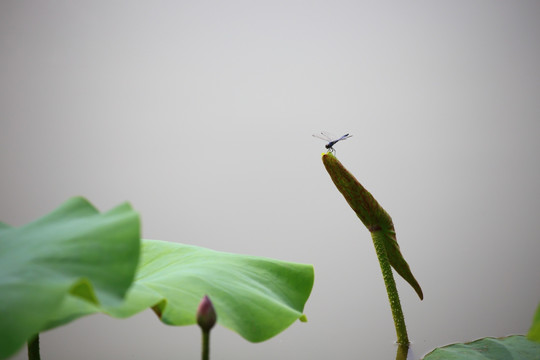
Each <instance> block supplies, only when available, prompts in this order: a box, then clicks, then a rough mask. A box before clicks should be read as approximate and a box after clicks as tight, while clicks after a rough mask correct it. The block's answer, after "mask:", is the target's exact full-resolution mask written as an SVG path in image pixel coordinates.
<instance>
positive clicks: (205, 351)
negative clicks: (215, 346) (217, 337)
mask: <svg viewBox="0 0 540 360" xmlns="http://www.w3.org/2000/svg"><path fill="white" fill-rule="evenodd" d="M209 359H210V330H208V331H205V330H202V360H209Z"/></svg>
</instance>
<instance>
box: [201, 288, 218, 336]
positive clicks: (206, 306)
mask: <svg viewBox="0 0 540 360" xmlns="http://www.w3.org/2000/svg"><path fill="white" fill-rule="evenodd" d="M216 320H217V314H216V310H215V309H214V305H212V302H211V301H210V298H209V297H208V295H205V296H204V297H203V299H202V300H201V302H200V303H199V308H198V309H197V324H199V326H200V327H201V329H202V330H203V331H210V329H212V327H214V325H215V324H216Z"/></svg>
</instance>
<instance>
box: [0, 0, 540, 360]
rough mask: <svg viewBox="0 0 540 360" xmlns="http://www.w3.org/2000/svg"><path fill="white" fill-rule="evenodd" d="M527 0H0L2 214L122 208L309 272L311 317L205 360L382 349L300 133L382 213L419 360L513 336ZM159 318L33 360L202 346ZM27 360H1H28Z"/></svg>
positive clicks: (534, 63) (529, 123)
mask: <svg viewBox="0 0 540 360" xmlns="http://www.w3.org/2000/svg"><path fill="white" fill-rule="evenodd" d="M538 19H540V2H538V1H529V2H526V1H515V2H509V1H508V2H504V1H452V2H450V1H449V2H433V1H412V2H403V1H395V2H392V1H390V2H385V1H373V2H368V1H332V2H330V1H147V2H144V1H129V2H119V1H86V2H78V1H6V0H2V1H0V121H1V127H0V166H1V186H0V199H1V201H0V219H2V220H3V221H4V222H7V223H10V224H12V225H22V224H24V223H26V222H28V221H31V220H33V219H35V218H37V217H39V216H41V215H43V214H45V213H47V212H49V211H51V210H52V209H54V208H55V207H56V206H58V205H59V204H60V203H62V202H63V201H64V200H66V199H67V198H68V197H70V196H73V195H84V196H86V197H88V198H89V199H90V200H91V201H92V202H93V203H94V204H95V205H96V206H97V207H98V208H99V209H101V210H107V209H109V208H111V207H113V206H115V205H117V204H119V203H121V202H123V201H125V200H129V201H130V202H131V203H132V204H133V206H134V207H135V208H136V209H137V210H138V211H139V212H140V214H141V216H142V219H143V234H144V237H146V238H152V239H162V240H168V241H177V242H182V243H188V244H194V245H199V246H205V247H210V248H212V249H216V250H222V251H229V252H237V253H243V254H251V255H261V256H268V257H275V258H279V259H283V260H290V261H297V262H304V263H311V264H313V265H314V266H315V272H316V280H315V286H314V289H313V292H312V295H311V298H310V300H309V301H308V303H307V306H306V308H305V313H306V314H307V316H308V318H309V322H308V323H307V324H303V323H295V324H293V325H292V326H291V327H290V328H289V329H288V330H286V331H285V332H283V333H282V334H280V335H278V336H277V337H275V338H273V339H271V340H269V341H267V342H264V343H262V344H251V343H248V342H247V341H245V340H243V339H242V338H241V337H240V336H238V335H237V334H235V333H233V332H231V331H229V330H227V329H224V328H222V327H218V328H217V329H216V330H215V331H214V332H213V342H212V352H213V359H328V358H333V357H339V358H343V359H355V358H378V359H389V358H392V357H394V353H395V346H394V345H393V342H394V341H395V332H394V328H393V323H392V318H391V313H390V309H389V305H388V302H387V298H386V292H385V289H384V285H383V281H382V277H381V275H380V270H379V265H378V263H377V260H376V256H375V251H374V249H373V245H372V243H371V238H370V236H369V233H368V232H367V230H366V229H365V228H364V227H363V225H362V224H361V223H360V222H359V221H358V220H357V218H356V217H355V215H354V213H353V212H352V211H351V210H350V209H349V208H348V206H347V204H346V202H345V201H344V199H343V198H342V197H341V195H340V194H339V193H338V192H337V190H336V189H335V187H334V186H333V184H332V183H331V181H330V178H329V176H328V174H327V173H326V172H325V170H324V168H323V165H322V163H321V160H320V154H321V152H322V151H323V150H324V147H323V145H324V143H323V142H322V141H321V140H319V139H315V138H313V137H311V134H312V133H315V132H318V131H320V130H328V131H331V132H334V133H337V134H342V133H345V132H350V133H352V134H353V135H354V137H352V138H351V139H350V140H347V141H346V142H343V143H340V144H338V145H337V146H336V150H337V156H338V157H339V159H340V160H341V161H342V162H343V163H344V164H345V166H347V167H348V168H349V170H351V171H352V172H353V173H354V174H355V175H356V177H357V178H358V179H359V180H360V181H361V182H362V183H363V184H364V186H366V187H367V188H368V189H369V190H370V191H371V192H372V193H373V194H374V195H375V197H376V198H377V199H378V200H379V202H380V203H381V204H382V205H383V206H384V207H385V208H386V210H387V211H388V212H389V213H390V214H391V215H392V217H393V219H394V223H395V225H396V230H397V234H398V240H399V242H400V245H401V248H402V251H403V253H404V255H405V258H406V259H407V261H408V262H409V264H410V265H411V268H412V271H413V273H414V274H415V276H416V278H417V279H418V281H419V282H420V284H421V286H422V288H423V290H424V294H425V300H424V301H422V302H421V301H419V300H418V298H417V297H416V294H415V293H414V291H413V290H412V289H411V288H410V287H409V286H408V285H407V284H406V283H405V282H404V281H402V280H401V279H398V280H397V281H398V287H399V290H400V294H401V298H402V303H403V307H404V312H405V317H406V320H407V324H408V329H409V336H410V337H411V339H412V341H413V346H412V351H411V353H410V358H414V359H416V358H419V357H421V356H422V355H423V354H425V353H426V352H427V351H429V350H431V349H432V348H433V347H436V346H440V345H444V344H447V343H451V342H457V341H467V340H473V339H476V338H479V337H484V336H504V335H508V334H513V333H525V332H526V331H527V330H528V328H529V325H530V322H531V319H532V315H533V313H534V310H535V308H536V305H537V303H538V301H539V300H540V281H539V280H538V279H539V277H538V273H539V270H540V265H539V263H538V255H539V254H540V242H539V236H540V221H539V219H538V214H539V213H540V211H539V210H540V191H539V190H538V185H539V183H540V161H539V160H538V153H539V145H538V137H539V135H540V125H539V117H540V95H539V94H540V65H539V64H540V40H539V38H540V37H539V35H540V21H538ZM199 336H200V334H199V330H198V329H197V328H196V327H169V326H165V325H163V324H161V323H160V322H159V321H158V320H157V319H156V318H155V316H154V315H153V313H152V312H151V311H145V312H143V313H141V314H139V315H137V316H134V317H133V318H130V319H128V320H115V319H111V318H108V317H105V316H101V315H96V316H90V317H87V318H84V319H80V320H78V321H76V322H74V323H72V324H70V325H68V326H65V327H61V328H58V329H56V330H53V331H49V332H46V333H44V334H42V356H43V358H44V359H148V358H152V359H172V358H177V359H197V358H199V356H200V355H199ZM25 356H26V355H25V350H23V351H21V353H19V354H18V355H16V356H15V357H14V359H23V358H25Z"/></svg>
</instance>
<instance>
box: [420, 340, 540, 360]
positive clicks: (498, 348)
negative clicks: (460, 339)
mask: <svg viewBox="0 0 540 360" xmlns="http://www.w3.org/2000/svg"><path fill="white" fill-rule="evenodd" d="M539 358H540V344H539V343H537V342H534V341H530V340H528V339H527V338H526V337H525V336H522V335H513V336H508V337H504V338H497V339H496V338H490V337H488V338H483V339H479V340H476V341H473V342H469V343H464V344H452V345H448V346H444V347H440V348H437V349H435V350H433V351H432V352H430V353H429V354H427V355H426V356H425V357H424V358H423V359H424V360H503V359H520V360H538V359H539Z"/></svg>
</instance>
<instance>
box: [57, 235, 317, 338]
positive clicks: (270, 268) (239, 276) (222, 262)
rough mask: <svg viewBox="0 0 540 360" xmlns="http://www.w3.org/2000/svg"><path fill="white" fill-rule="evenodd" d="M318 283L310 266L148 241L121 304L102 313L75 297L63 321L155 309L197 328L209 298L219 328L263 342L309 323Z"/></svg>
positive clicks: (162, 315) (173, 321)
mask: <svg viewBox="0 0 540 360" xmlns="http://www.w3.org/2000/svg"><path fill="white" fill-rule="evenodd" d="M313 280H314V274H313V267H312V266H311V265H303V264H296V263H290V262H284V261H279V260H273V259H268V258H261V257H254V256H247V255H238V254H231V253H225V252H219V251H213V250H210V249H205V248H201V247H196V246H190V245H183V244H179V243H173V242H165V241H159V240H143V241H142V248H141V261H140V265H139V269H138V271H137V275H136V280H135V282H134V284H133V287H132V288H131V290H130V291H129V292H128V295H127V297H126V301H125V302H124V303H123V304H122V305H121V306H117V307H104V308H103V309H99V308H98V307H96V306H95V305H93V304H90V303H88V302H86V303H84V302H83V301H81V300H80V299H74V298H72V299H69V301H67V302H66V303H65V307H64V309H63V313H62V314H61V315H60V317H61V318H66V317H68V316H69V314H74V313H77V311H78V314H79V315H80V314H81V313H92V312H97V311H103V312H105V313H107V314H109V315H111V316H114V317H120V318H123V317H128V316H131V315H134V314H136V313H138V312H140V311H143V310H145V309H147V308H149V307H152V309H153V310H154V311H155V313H156V314H157V315H158V316H159V317H160V319H161V321H162V322H164V323H166V324H169V325H192V324H195V323H196V311H197V307H198V305H199V302H200V301H201V299H202V298H203V296H204V295H208V296H209V297H210V299H211V301H212V303H213V305H214V307H215V309H216V312H217V318H218V319H217V321H218V323H219V324H221V325H223V326H225V327H227V328H229V329H231V330H233V331H235V332H237V333H238V334H240V335H241V336H242V337H244V338H245V339H247V340H249V341H252V342H260V341H264V340H267V339H269V338H271V337H273V336H275V335H277V334H278V333H280V332H281V331H283V330H284V329H286V328H287V327H288V326H290V325H291V324H292V323H293V322H294V321H295V320H297V319H300V320H302V321H303V320H305V316H304V315H303V314H302V312H303V309H304V305H305V303H306V301H307V299H308V297H309V295H310V292H311V289H312V287H313Z"/></svg>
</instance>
